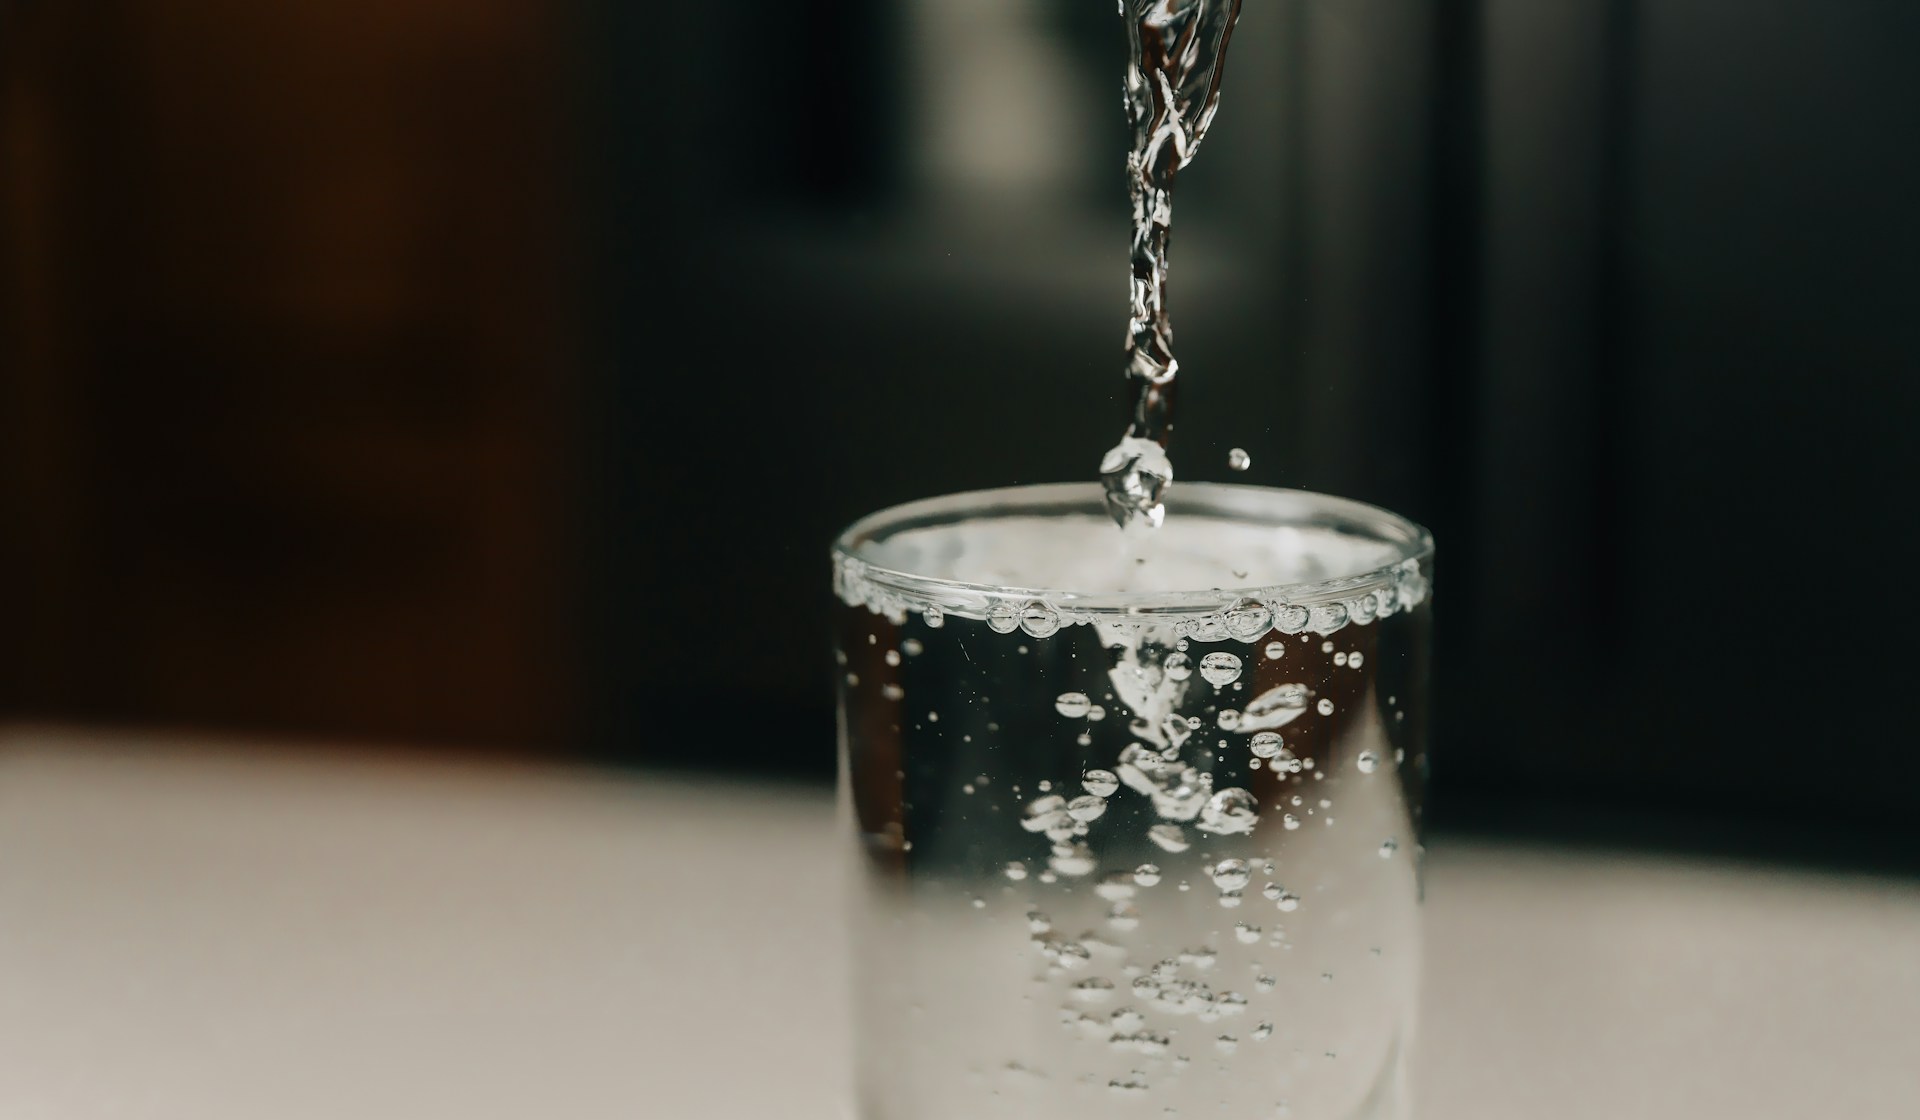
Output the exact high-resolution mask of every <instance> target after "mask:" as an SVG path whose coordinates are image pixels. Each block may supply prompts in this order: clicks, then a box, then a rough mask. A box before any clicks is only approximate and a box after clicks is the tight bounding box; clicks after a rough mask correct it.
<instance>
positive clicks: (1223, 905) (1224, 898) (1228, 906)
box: [1219, 891, 1240, 910]
mask: <svg viewBox="0 0 1920 1120" xmlns="http://www.w3.org/2000/svg"><path fill="white" fill-rule="evenodd" d="M1219 902H1220V909H1222V910H1237V909H1239V907H1240V892H1239V891H1221V892H1220V896H1219Z"/></svg>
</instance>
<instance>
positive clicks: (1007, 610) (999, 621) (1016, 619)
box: [987, 603, 1020, 634]
mask: <svg viewBox="0 0 1920 1120" xmlns="http://www.w3.org/2000/svg"><path fill="white" fill-rule="evenodd" d="M987 625H988V626H989V627H991V628H992V629H993V632H994V633H996V634H1011V633H1013V632H1014V631H1015V630H1018V629H1019V628H1020V612H1019V611H1016V610H1014V609H1013V605H1012V604H1010V603H995V604H994V605H993V607H992V608H991V609H990V610H988V611H987Z"/></svg>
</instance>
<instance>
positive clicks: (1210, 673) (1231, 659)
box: [1200, 650, 1240, 688]
mask: <svg viewBox="0 0 1920 1120" xmlns="http://www.w3.org/2000/svg"><path fill="white" fill-rule="evenodd" d="M1200 675H1201V676H1202V677H1205V678H1206V681H1207V683H1208V684H1210V685H1212V686H1213V687H1215V688H1224V687H1226V686H1227V685H1230V684H1232V683H1233V682H1234V681H1236V680H1238V679H1240V659H1239V658H1238V657H1236V656H1234V655H1233V654H1231V653H1228V652H1226V651H1225V650H1215V651H1214V652H1212V653H1209V654H1207V655H1206V656H1205V657H1202V658H1201V659H1200Z"/></svg>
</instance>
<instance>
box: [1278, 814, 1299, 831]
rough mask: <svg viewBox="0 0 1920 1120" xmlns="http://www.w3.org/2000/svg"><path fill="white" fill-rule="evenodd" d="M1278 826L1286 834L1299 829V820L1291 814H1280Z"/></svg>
mask: <svg viewBox="0 0 1920 1120" xmlns="http://www.w3.org/2000/svg"><path fill="white" fill-rule="evenodd" d="M1280 824H1281V826H1282V827H1283V828H1285V829H1286V830H1287V831H1288V832H1292V831H1294V830H1295V829H1297V828H1299V827H1300V818H1299V817H1296V816H1294V815H1293V814H1292V813H1282V814H1281V815H1280Z"/></svg>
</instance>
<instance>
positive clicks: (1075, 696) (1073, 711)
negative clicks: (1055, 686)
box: [1053, 692, 1093, 719]
mask: <svg viewBox="0 0 1920 1120" xmlns="http://www.w3.org/2000/svg"><path fill="white" fill-rule="evenodd" d="M1053 709H1054V711H1056V712H1059V713H1060V714H1061V715H1063V716H1066V717H1067V718H1068V719H1079V718H1081V717H1082V716H1085V715H1086V714H1087V713H1088V712H1090V711H1092V710H1093V701H1092V700H1090V699H1088V697H1087V694H1086V693H1084V692H1063V693H1061V694H1060V695H1059V696H1057V697H1055V698H1054V701H1053Z"/></svg>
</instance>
